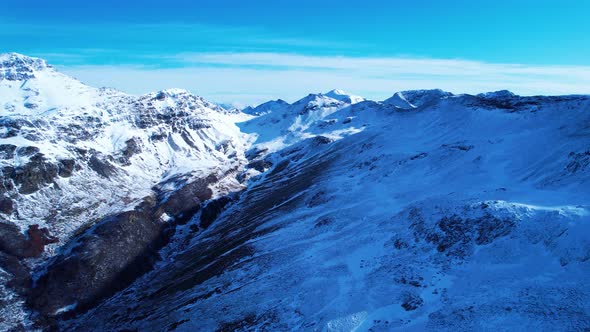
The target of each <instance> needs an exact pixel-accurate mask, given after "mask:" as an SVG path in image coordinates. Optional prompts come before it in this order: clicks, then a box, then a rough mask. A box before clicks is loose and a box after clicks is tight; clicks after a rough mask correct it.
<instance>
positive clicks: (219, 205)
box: [200, 196, 232, 228]
mask: <svg viewBox="0 0 590 332" xmlns="http://www.w3.org/2000/svg"><path fill="white" fill-rule="evenodd" d="M231 201H232V198H231V197H229V196H223V197H220V198H218V199H215V200H212V201H211V202H209V203H208V204H207V205H206V206H205V207H204V208H203V210H202V211H201V218H200V219H201V223H200V225H201V227H202V228H207V227H209V225H211V224H212V223H213V222H214V221H215V219H217V216H218V215H219V214H220V213H221V212H222V211H223V209H224V208H225V207H226V206H227V204H229V203H230V202H231Z"/></svg>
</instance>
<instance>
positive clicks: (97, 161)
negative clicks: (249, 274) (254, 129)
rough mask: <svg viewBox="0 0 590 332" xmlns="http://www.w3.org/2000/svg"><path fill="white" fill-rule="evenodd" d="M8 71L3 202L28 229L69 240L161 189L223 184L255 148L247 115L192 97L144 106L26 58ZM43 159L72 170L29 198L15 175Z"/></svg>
mask: <svg viewBox="0 0 590 332" xmlns="http://www.w3.org/2000/svg"><path fill="white" fill-rule="evenodd" d="M0 66H1V67H0V73H4V74H3V75H4V76H3V77H2V78H3V79H2V80H1V81H0V96H2V98H1V99H0V108H1V109H2V117H1V119H0V120H1V121H2V123H3V124H4V129H3V131H4V133H3V134H2V136H1V141H0V144H2V146H3V147H5V150H7V151H9V153H8V154H7V155H5V157H6V158H3V159H2V160H0V167H4V181H5V184H4V190H3V191H2V193H3V194H4V195H5V196H7V197H9V198H10V199H11V200H13V205H14V211H13V212H12V213H11V214H9V215H8V216H3V217H6V218H7V219H8V220H9V221H11V222H14V223H15V224H17V225H19V226H20V227H21V228H22V229H23V230H25V229H26V228H27V227H28V226H29V225H31V224H40V225H42V226H47V227H48V228H49V229H50V231H51V232H52V233H53V234H56V235H59V237H60V239H66V238H67V237H68V235H69V234H71V233H72V232H73V231H75V230H76V229H77V228H78V227H80V226H81V225H82V224H84V223H87V222H90V221H92V220H96V219H98V218H100V217H101V216H104V215H106V214H109V213H113V212H116V211H121V210H124V209H126V208H129V207H133V206H135V205H136V204H137V203H138V201H140V200H141V199H142V198H144V197H145V196H149V195H150V194H151V193H152V189H151V188H152V186H154V185H156V184H157V183H159V182H161V181H164V180H167V179H170V178H173V177H178V176H183V177H185V178H187V181H188V178H190V177H195V176H202V175H203V174H205V175H208V174H209V173H210V172H212V171H215V172H218V173H219V174H220V175H221V174H225V173H227V171H229V170H235V169H236V168H239V167H240V165H241V164H243V163H244V160H245V159H244V155H243V151H244V148H245V144H246V142H248V139H247V138H245V135H243V134H242V133H240V132H239V129H238V128H237V127H236V126H235V125H234V122H235V121H237V120H238V118H239V117H240V115H237V114H234V113H230V112H226V111H225V110H224V109H221V108H220V107H218V106H216V105H214V104H211V103H208V102H206V101H205V100H203V99H201V98H200V97H196V96H194V95H192V94H190V93H189V92H187V91H184V90H179V89H170V90H165V91H161V92H158V93H151V94H148V95H144V96H139V97H136V96H130V95H126V94H123V93H121V92H118V91H115V90H112V89H96V88H92V87H89V86H86V85H84V84H83V83H81V82H79V81H77V80H75V79H73V78H71V77H68V76H66V75H63V74H61V73H59V72H57V71H55V70H54V69H53V68H52V67H50V66H49V65H47V64H46V63H45V62H44V61H43V60H40V59H34V58H28V57H25V56H22V55H18V54H7V55H3V56H2V58H1V59H0ZM14 78H16V79H14ZM27 151H29V152H27ZM37 153H40V154H42V162H41V163H38V164H41V165H42V166H44V167H46V168H47V167H51V166H48V165H57V167H56V168H59V167H60V164H63V163H64V161H65V162H67V163H68V165H69V168H72V169H71V170H67V172H66V171H64V172H63V173H68V174H62V172H61V169H58V170H56V173H60V174H55V175H56V176H54V177H52V178H49V179H44V180H43V181H41V182H40V183H34V184H31V185H29V186H28V187H31V188H26V189H24V184H22V183H19V179H10V178H9V176H8V172H17V173H18V172H19V169H22V170H23V172H32V173H34V172H35V167H39V165H34V167H30V168H27V167H26V166H27V165H28V164H30V161H29V160H30V158H31V157H32V156H34V155H35V154H37ZM72 164H73V165H72ZM6 167H8V168H6ZM69 173H71V174H69ZM228 181H229V182H228V183H226V184H225V185H226V186H229V187H239V184H237V182H236V181H234V180H231V178H229V179H228ZM226 191H227V190H225V191H223V190H222V192H226ZM49 221H50V222H49Z"/></svg>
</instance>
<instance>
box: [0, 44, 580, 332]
mask: <svg viewBox="0 0 590 332" xmlns="http://www.w3.org/2000/svg"><path fill="white" fill-rule="evenodd" d="M0 109H1V112H2V113H1V117H0V122H1V123H2V125H3V126H2V128H1V130H0V172H1V173H2V183H0V195H1V197H0V199H1V200H0V219H1V223H0V226H2V228H0V235H2V236H0V240H1V241H5V242H0V244H2V243H9V242H10V241H8V242H6V240H7V237H6V236H4V235H5V234H4V233H3V232H5V231H6V230H11V231H12V233H9V234H20V236H21V237H22V238H23V239H25V240H31V239H32V238H33V235H34V234H37V233H34V232H31V229H34V226H33V225H35V224H38V225H41V227H46V228H47V231H48V232H49V234H51V235H55V236H57V239H56V241H57V242H56V243H54V244H49V245H48V250H47V251H45V252H44V253H43V255H42V256H41V257H40V258H34V256H33V258H29V257H28V256H26V257H25V258H23V259H22V264H23V265H24V266H25V267H27V268H32V272H31V273H32V277H33V280H34V281H35V283H36V284H35V285H34V287H33V290H34V291H35V292H37V293H35V292H33V293H31V294H33V296H32V299H31V296H29V298H28V301H29V303H31V302H32V303H35V305H36V308H37V309H38V312H31V309H30V308H27V307H26V305H25V298H26V297H27V296H28V295H27V294H29V293H27V291H25V292H21V291H19V290H18V289H17V287H15V286H14V285H12V284H11V282H12V281H11V282H9V281H10V280H11V279H10V278H11V275H17V276H19V275H20V274H23V273H24V274H26V273H29V271H25V272H22V271H21V270H18V269H15V268H14V264H13V265H11V264H6V263H7V262H8V263H14V262H13V261H11V260H10V259H11V257H8V258H7V256H6V255H5V254H4V252H3V251H4V249H5V248H2V247H0V266H2V269H0V295H2V296H1V299H0V329H9V328H16V327H18V326H20V327H22V328H26V329H32V328H33V327H34V326H36V327H38V328H45V329H50V328H54V329H57V330H65V331H68V330H72V331H73V330H85V331H86V330H96V331H120V330H139V331H144V330H158V331H160V330H177V331H195V330H199V331H215V330H219V331H234V330H248V331H250V330H270V331H285V330H297V331H299V330H304V331H391V330H404V331H424V330H429V331H473V330H502V331H513V330H566V331H583V330H587V329H590V318H589V317H590V306H589V304H588V303H590V292H589V291H588V289H590V287H589V286H590V285H589V283H588V278H587V276H588V275H589V274H590V268H589V265H588V264H590V259H589V258H590V254H589V253H590V228H589V227H590V226H589V222H590V190H589V189H588V188H590V183H589V182H590V97H588V96H559V97H545V96H535V97H520V96H516V95H514V94H512V93H510V92H508V91H498V92H491V93H484V94H480V95H475V96H472V95H453V94H450V93H448V92H444V91H441V90H416V91H402V92H398V93H395V94H394V95H393V96H392V97H391V98H389V99H387V100H385V101H383V102H375V101H370V100H364V98H361V97H358V96H354V95H350V94H347V93H345V92H343V91H340V90H333V91H330V92H328V93H325V94H310V95H308V96H306V97H304V98H302V99H300V100H298V101H296V102H294V103H292V104H289V103H287V102H285V101H283V100H280V99H279V100H276V101H270V102H267V103H264V104H262V105H259V106H257V107H255V108H246V109H244V110H243V112H236V111H235V110H225V109H223V108H221V107H219V106H217V105H215V104H212V103H209V102H207V101H205V100H203V99H202V98H200V97H197V96H194V95H192V94H190V93H189V92H187V91H184V90H180V89H169V90H164V91H160V92H156V93H151V94H147V95H143V96H132V95H127V94H124V93H121V92H118V91H115V90H112V89H105V88H102V89H96V88H93V87H89V86H87V85H85V84H83V83H81V82H79V81H77V80H75V79H73V78H70V77H68V76H66V75H63V74H61V73H59V72H57V71H55V70H54V69H53V68H52V67H51V66H50V65H48V64H46V63H45V62H44V61H43V60H40V59H35V58H29V57H26V56H23V55H19V54H5V55H0ZM203 179H206V180H207V181H206V182H205V186H207V187H208V189H210V190H211V191H212V195H211V196H210V197H209V196H207V197H209V198H207V200H208V201H207V202H204V203H203V208H202V209H193V210H190V211H192V213H194V215H192V214H191V215H192V218H191V215H189V216H188V218H187V222H186V223H184V222H182V223H179V224H177V225H175V226H174V228H175V232H174V234H173V235H171V238H170V241H169V242H166V243H167V245H166V246H165V247H164V248H163V249H162V250H160V251H159V254H157V255H155V254H152V255H153V256H156V257H148V258H149V260H150V261H153V260H157V263H156V264H155V265H154V266H150V268H153V270H151V271H150V272H147V273H145V274H143V275H142V273H143V272H142V273H136V274H132V275H133V278H132V279H130V280H129V281H128V284H125V283H124V285H125V287H126V289H124V290H122V291H119V292H115V293H114V295H113V294H110V293H109V295H108V296H107V297H106V298H100V297H99V298H98V299H99V300H100V301H98V302H97V303H98V304H97V305H96V306H95V307H94V308H90V310H88V311H86V309H88V308H85V309H84V310H78V308H77V306H78V305H79V304H80V303H78V302H75V301H74V300H72V298H74V299H77V298H84V295H85V294H71V293H73V292H72V291H70V290H72V289H74V290H78V289H82V291H80V292H82V293H83V291H88V292H90V290H91V288H92V287H95V286H96V285H95V284H97V285H98V286H102V285H103V284H101V283H99V282H100V281H101V280H102V282H105V279H106V283H105V284H104V285H107V286H109V285H110V286H112V287H115V286H117V287H118V286H121V284H120V283H117V282H116V281H118V280H115V282H114V283H111V284H109V283H108V282H109V280H108V279H109V278H110V275H106V277H105V276H104V275H103V274H102V273H103V272H104V271H109V269H111V268H112V266H107V264H112V265H114V266H115V265H117V264H116V263H117V262H113V261H112V260H109V259H108V257H107V258H106V259H102V256H108V255H109V254H108V253H110V254H111V255H114V256H116V257H117V259H130V260H133V259H136V258H137V259H139V258H141V257H140V255H139V256H138V257H135V256H133V257H125V253H126V251H125V250H126V249H127V248H135V247H134V244H136V243H130V242H126V241H133V242H134V241H138V240H141V239H142V238H141V237H140V236H135V235H134V236H129V237H125V236H124V235H125V234H124V233H123V232H122V231H121V229H122V228H117V227H112V225H113V224H115V225H117V223H118V222H119V223H121V224H122V225H131V227H130V228H126V231H127V232H130V233H133V234H135V233H138V234H143V233H142V232H143V231H145V229H144V228H145V227H144V226H145V225H148V226H149V225H153V224H154V223H153V221H152V220H147V221H146V223H145V224H141V223H140V222H141V221H142V220H143V219H142V218H144V219H145V218H147V219H149V218H148V217H150V218H151V217H153V216H155V217H156V218H159V219H158V220H156V221H155V224H160V223H164V224H166V223H167V224H173V223H172V222H171V220H172V219H173V217H170V216H169V215H168V214H167V213H165V212H162V211H164V210H165V211H169V210H167V209H171V210H174V209H179V210H180V211H181V212H184V210H183V208H185V207H187V206H190V204H193V203H194V202H193V200H194V199H195V198H194V197H193V196H194V195H197V194H198V192H196V191H192V190H196V189H194V188H195V187H193V186H190V184H196V185H198V186H200V183H201V182H199V181H202V180H203ZM209 179H214V180H212V181H211V182H209ZM198 186H197V187H198ZM187 188H188V189H187ZM198 188H200V187H198ZM146 197H148V198H151V199H152V200H153V201H155V202H156V203H155V204H156V207H158V208H154V209H155V210H156V211H152V210H150V211H149V212H145V213H143V214H141V213H139V212H137V211H136V210H137V209H138V206H143V205H145V203H146V202H149V201H150V199H146ZM217 198H219V199H217ZM197 201H199V200H198V199H197ZM157 204H160V205H157ZM166 204H168V205H166ZM199 206H200V205H199ZM197 208H198V207H197ZM132 210H133V211H136V212H137V214H133V213H134V212H132ZM140 210H141V209H140ZM148 210H149V209H148ZM123 211H128V212H129V213H130V214H131V216H132V217H133V218H127V219H125V218H124V217H125V216H127V215H126V214H124V213H122V212H123ZM105 216H112V217H107V218H105V219H102V218H103V217H105ZM146 216H148V217H146ZM99 220H100V221H99ZM97 221H99V222H98V223H97V224H95V225H94V226H92V227H89V226H90V225H92V224H93V223H95V222H97ZM125 222H129V223H128V224H125ZM7 225H16V227H17V231H16V233H15V231H14V230H12V229H11V228H10V227H8V226H7ZM105 225H106V226H105ZM135 225H141V227H138V229H134V228H133V226H135ZM101 227H102V228H101ZM156 228H157V227H156ZM101 232H102V233H101ZM119 232H121V233H119ZM24 234H27V236H25V235H24ZM121 234H123V235H121ZM101 236H102V238H101ZM113 238H115V240H113ZM105 239H106V240H105ZM9 240H10V239H9ZM109 240H110V241H114V244H113V245H112V247H109V243H110V242H108V241H109ZM101 241H102V242H101ZM117 241H119V242H117ZM101 245H102V246H103V247H98V246H101ZM119 245H121V246H122V247H118V246H119ZM148 247H153V246H152V245H151V244H149V245H148ZM96 248H98V249H96ZM135 249H137V248H135ZM139 249H143V248H141V247H140V248H139ZM139 249H138V250H139ZM148 249H149V248H148ZM152 249H153V248H152ZM42 250H43V246H41V251H42ZM129 252H130V253H137V252H138V251H129ZM146 252H148V253H149V252H150V251H149V250H148V251H146ZM130 255H131V254H130ZM50 256H52V258H49V257H50ZM88 257H91V258H93V259H90V258H88ZM96 257H98V258H99V259H95V258H96ZM85 259H86V260H85ZM96 261H99V262H103V263H104V264H105V266H85V265H84V264H88V262H96ZM72 262H73V263H72ZM1 264H4V265H1ZM16 265H18V264H16ZM135 267H137V266H135ZM10 268H12V269H10ZM23 269H24V270H26V269H25V268H23ZM132 270H133V268H132ZM89 271H90V272H89ZM97 271H98V272H97ZM146 271H147V270H146ZM93 273H94V274H93ZM80 275H82V276H80ZM86 276H88V279H84V278H86ZM120 277H121V279H124V278H127V277H129V274H125V273H121V274H120ZM44 278H45V279H44ZM52 278H53V279H52ZM100 278H102V279H100ZM134 278H137V279H134ZM25 280H26V278H25ZM52 280H55V283H54V284H51V282H52ZM80 280H82V281H86V280H90V282H88V284H87V285H86V284H84V283H82V285H81V286H80V287H82V288H76V287H78V286H76V285H77V283H80ZM43 285H49V286H47V288H42V287H43ZM72 285H74V286H72ZM50 286H51V287H50ZM110 286H109V287H110ZM28 287H30V286H28ZM52 287H53V288H52ZM109 287H107V288H109ZM95 288H97V287H95ZM95 288H92V289H95ZM98 288H100V287H98ZM60 289H63V291H62V292H60V291H59V290H60ZM118 289H119V288H118ZM44 290H48V291H47V292H50V291H51V292H53V293H44ZM23 294H24V295H23ZM35 294H37V295H38V296H35ZM76 296H78V297H76ZM45 298H48V299H47V301H46V302H48V303H45V302H44V301H45ZM49 302H50V303H49ZM87 303H92V301H90V300H89V301H88V302H87Z"/></svg>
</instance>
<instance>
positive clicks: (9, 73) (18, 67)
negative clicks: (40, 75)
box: [0, 53, 52, 81]
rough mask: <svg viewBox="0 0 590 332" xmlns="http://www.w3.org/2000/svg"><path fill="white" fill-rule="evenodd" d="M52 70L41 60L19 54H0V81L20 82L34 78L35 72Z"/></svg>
mask: <svg viewBox="0 0 590 332" xmlns="http://www.w3.org/2000/svg"><path fill="white" fill-rule="evenodd" d="M47 68H52V67H51V66H50V65H48V64H47V62H45V60H43V59H39V58H34V57H28V56H25V55H22V54H19V53H4V54H0V80H3V79H7V80H11V81H22V80H27V79H30V78H33V77H35V72H37V71H42V70H45V69H47Z"/></svg>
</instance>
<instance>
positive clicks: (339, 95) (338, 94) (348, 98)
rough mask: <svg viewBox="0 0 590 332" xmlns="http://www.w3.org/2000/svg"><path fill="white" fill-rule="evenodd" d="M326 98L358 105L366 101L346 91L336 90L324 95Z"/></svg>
mask: <svg viewBox="0 0 590 332" xmlns="http://www.w3.org/2000/svg"><path fill="white" fill-rule="evenodd" d="M324 96H326V97H330V98H332V99H336V100H339V101H343V102H345V103H350V104H356V103H360V102H361V101H364V100H365V98H363V97H361V96H355V95H352V94H350V93H348V92H346V91H344V90H340V89H334V90H331V91H329V92H327V93H325V94H324Z"/></svg>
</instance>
